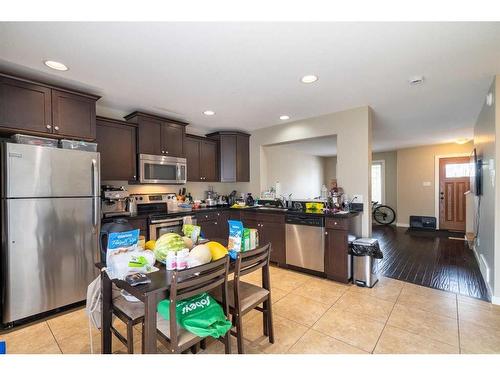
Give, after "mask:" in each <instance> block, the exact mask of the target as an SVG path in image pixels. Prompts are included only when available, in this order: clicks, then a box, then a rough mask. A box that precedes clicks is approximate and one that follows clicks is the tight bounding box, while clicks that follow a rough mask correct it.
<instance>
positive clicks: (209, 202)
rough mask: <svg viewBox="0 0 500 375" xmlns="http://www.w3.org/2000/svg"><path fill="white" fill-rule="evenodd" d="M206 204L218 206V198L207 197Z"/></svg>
mask: <svg viewBox="0 0 500 375" xmlns="http://www.w3.org/2000/svg"><path fill="white" fill-rule="evenodd" d="M205 204H206V206H207V207H217V199H215V198H207V199H205Z"/></svg>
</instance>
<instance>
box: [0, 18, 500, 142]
mask: <svg viewBox="0 0 500 375" xmlns="http://www.w3.org/2000/svg"><path fill="white" fill-rule="evenodd" d="M499 46H500V23H25V22H18V23H0V69H1V70H3V71H7V72H11V73H18V74H28V75H30V76H31V77H33V78H42V79H45V80H47V81H49V82H52V83H63V84H65V85H69V86H70V87H74V88H79V89H82V90H87V91H91V92H94V93H97V94H100V95H101V96H102V99H101V100H100V101H99V107H98V110H99V112H101V113H115V114H126V113H129V112H131V111H133V110H136V109H141V110H146V111H150V112H155V113H158V114H170V115H173V116H175V117H178V118H182V119H185V120H187V121H188V122H190V123H191V124H193V126H194V127H196V128H198V131H203V130H205V129H206V130H209V129H224V128H232V129H242V130H253V129H257V128H262V127H267V126H272V125H275V124H277V123H282V121H280V120H279V119H278V118H279V116H280V115H282V114H287V115H289V116H290V117H291V119H290V120H289V121H294V120H298V119H304V118H308V117H313V116H317V115H322V114H326V113H331V112H336V111H340V110H345V109H348V108H352V107H357V106H362V105H370V106H371V107H372V108H373V109H374V113H375V118H374V129H373V137H374V139H373V145H374V150H375V151H380V150H389V149H395V148H400V147H405V146H413V145H420V144H428V143H440V142H446V141H453V140H454V139H456V138H463V137H470V136H471V135H472V127H473V124H474V121H475V118H476V116H477V115H478V113H479V110H480V108H481V105H482V103H483V100H484V96H485V95H486V93H487V89H488V86H489V84H490V82H491V79H492V76H493V75H494V74H496V73H500V48H499ZM46 58H50V59H53V60H58V61H62V62H64V63H65V64H67V65H68V66H69V68H70V70H69V71H67V72H56V71H52V70H49V69H48V68H47V67H45V66H44V65H43V64H42V60H43V59H46ZM305 74H317V75H318V76H319V81H317V82H316V83H314V84H311V85H304V84H302V83H301V82H300V81H299V79H300V77H301V76H303V75H305ZM418 74H423V75H424V76H425V78H426V81H425V84H424V85H422V86H418V87H409V85H408V82H407V80H408V78H409V77H411V76H414V75H418ZM206 109H212V110H214V111H216V112H217V114H216V116H212V117H206V116H204V115H203V114H202V111H204V110H206Z"/></svg>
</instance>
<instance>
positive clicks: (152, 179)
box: [139, 154, 186, 184]
mask: <svg viewBox="0 0 500 375" xmlns="http://www.w3.org/2000/svg"><path fill="white" fill-rule="evenodd" d="M182 166H183V168H182ZM139 182H141V183H144V184H180V183H185V182H186V159H183V158H174V157H168V156H156V155H144V154H141V155H139Z"/></svg>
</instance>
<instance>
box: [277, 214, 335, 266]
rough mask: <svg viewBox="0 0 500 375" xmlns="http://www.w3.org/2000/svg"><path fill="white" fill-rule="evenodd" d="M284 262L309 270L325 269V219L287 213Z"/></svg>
mask: <svg viewBox="0 0 500 375" xmlns="http://www.w3.org/2000/svg"><path fill="white" fill-rule="evenodd" d="M285 220H286V263H287V264H289V265H292V266H297V267H301V268H305V269H309V270H314V271H319V272H324V271H325V219H324V218H323V217H318V216H309V215H307V214H300V213H287V215H286V217H285Z"/></svg>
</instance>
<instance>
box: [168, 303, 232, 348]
mask: <svg viewBox="0 0 500 375" xmlns="http://www.w3.org/2000/svg"><path fill="white" fill-rule="evenodd" d="M169 307H170V301H169V300H168V299H164V300H163V301H160V302H159V303H158V313H159V314H160V315H161V316H162V317H163V318H164V319H166V320H169V319H170V314H169ZM175 313H176V318H177V323H178V324H179V325H180V326H181V327H182V328H184V329H185V330H187V331H189V332H191V333H193V334H195V335H196V336H199V337H207V336H212V337H214V338H218V337H221V336H224V335H225V334H226V332H227V331H228V330H229V329H230V328H231V322H230V321H229V320H227V319H226V316H225V315H224V311H223V310H222V307H221V306H220V305H219V304H218V303H217V301H216V300H215V299H213V298H212V297H211V296H210V295H209V294H208V293H202V294H198V295H197V296H194V297H191V298H188V299H186V300H183V301H180V302H177V306H176V307H175Z"/></svg>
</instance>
